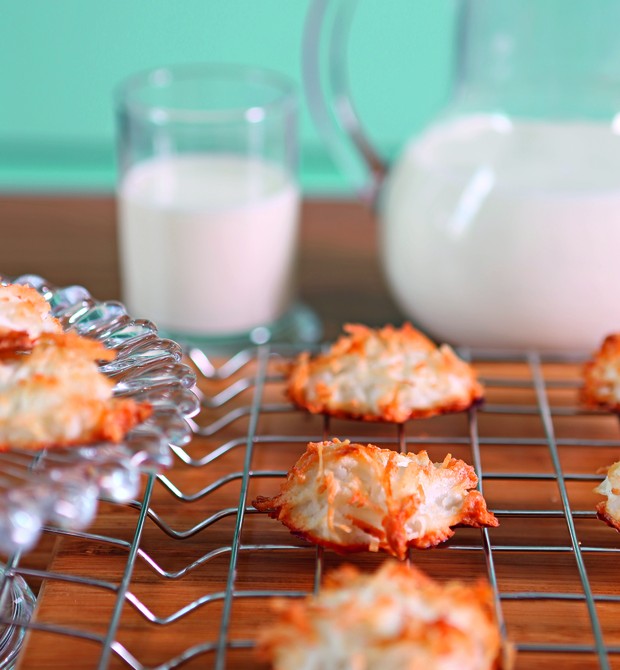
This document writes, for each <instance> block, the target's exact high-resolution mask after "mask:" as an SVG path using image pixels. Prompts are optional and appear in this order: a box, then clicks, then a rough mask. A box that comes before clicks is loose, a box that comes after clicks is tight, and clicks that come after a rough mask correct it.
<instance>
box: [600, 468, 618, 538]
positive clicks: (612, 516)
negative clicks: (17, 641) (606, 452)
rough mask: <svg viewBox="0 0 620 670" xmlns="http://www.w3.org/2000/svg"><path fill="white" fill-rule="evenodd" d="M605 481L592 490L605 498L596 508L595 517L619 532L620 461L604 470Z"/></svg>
mask: <svg viewBox="0 0 620 670" xmlns="http://www.w3.org/2000/svg"><path fill="white" fill-rule="evenodd" d="M604 472H605V474H606V475H607V476H606V477H605V479H604V480H603V481H602V482H601V483H600V484H599V485H598V486H597V487H596V488H595V489H594V492H595V493H600V494H601V495H603V496H606V500H603V501H601V502H600V503H598V505H597V506H596V515H597V516H598V518H599V519H601V521H604V522H605V523H606V524H607V525H608V526H611V527H612V528H615V529H616V530H617V531H620V461H617V462H616V463H613V464H612V465H610V466H609V468H605V469H604Z"/></svg>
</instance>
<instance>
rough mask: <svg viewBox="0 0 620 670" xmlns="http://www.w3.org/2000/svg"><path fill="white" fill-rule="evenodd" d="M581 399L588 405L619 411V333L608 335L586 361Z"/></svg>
mask: <svg viewBox="0 0 620 670" xmlns="http://www.w3.org/2000/svg"><path fill="white" fill-rule="evenodd" d="M583 382H584V383H583V387H582V389H581V399H582V401H583V402H584V403H585V404H586V405H588V406H590V407H601V408H603V409H608V410H610V411H614V412H618V411H620V333H613V334H611V335H608V336H607V337H606V338H605V339H604V340H603V344H602V345H601V347H600V349H599V350H598V351H597V352H595V354H594V356H593V357H592V359H591V360H590V361H588V362H587V363H586V365H585V366H584V371H583Z"/></svg>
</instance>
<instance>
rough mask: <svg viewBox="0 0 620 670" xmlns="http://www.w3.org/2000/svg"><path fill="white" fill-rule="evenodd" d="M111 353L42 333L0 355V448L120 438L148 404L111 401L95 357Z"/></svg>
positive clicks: (69, 335) (72, 335)
mask: <svg viewBox="0 0 620 670" xmlns="http://www.w3.org/2000/svg"><path fill="white" fill-rule="evenodd" d="M114 357H115V352H114V351H111V350H109V349H106V348H105V347H104V346H103V345H102V344H101V343H99V342H96V341H94V340H91V339H89V338H86V337H81V336H79V335H77V334H75V333H58V334H55V333H44V334H42V335H41V336H40V337H39V339H38V340H37V341H36V342H35V343H34V345H33V347H32V349H31V350H30V351H29V352H14V353H13V354H11V355H8V354H5V355H4V356H3V357H2V358H1V359H0V450H7V449H10V448H21V449H43V448H46V447H54V446H68V445H82V444H91V443H94V442H98V441H112V442H118V441H120V440H121V439H122V438H123V436H124V435H125V433H126V432H127V431H128V430H130V429H131V428H132V427H133V426H135V425H136V424H137V423H139V422H140V421H142V420H144V419H145V418H146V417H147V416H148V415H149V414H150V411H151V409H150V406H148V405H146V404H140V403H136V402H135V401H134V400H131V399H115V398H113V397H112V394H113V386H114V384H113V382H112V381H111V380H110V379H109V378H108V377H106V375H104V374H103V373H102V372H100V370H99V366H98V364H97V361H99V360H112V359H113V358H114Z"/></svg>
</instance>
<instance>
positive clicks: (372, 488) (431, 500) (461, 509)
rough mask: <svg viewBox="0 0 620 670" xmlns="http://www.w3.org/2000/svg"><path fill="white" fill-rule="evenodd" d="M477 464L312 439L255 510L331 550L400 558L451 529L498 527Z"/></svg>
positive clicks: (443, 537)
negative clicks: (276, 488)
mask: <svg viewBox="0 0 620 670" xmlns="http://www.w3.org/2000/svg"><path fill="white" fill-rule="evenodd" d="M477 482H478V479H477V477H476V474H475V472H474V469H473V468H472V467H471V466H470V465H467V464H466V463H464V462H463V461H461V460H457V459H456V458H452V457H451V456H450V455H448V456H446V458H445V459H444V461H443V462H442V463H433V462H432V461H431V460H430V459H429V457H428V454H427V453H426V452H425V451H421V452H420V453H418V454H412V453H409V454H400V453H398V452H396V451H394V450H392V449H380V448H379V447H376V446H374V445H372V444H368V445H363V444H353V443H351V442H349V441H348V440H345V441H343V442H341V441H340V440H338V439H334V440H333V441H326V442H311V443H310V444H309V445H308V448H307V450H306V452H305V453H304V454H303V455H302V456H301V458H300V459H299V460H298V461H297V463H296V464H295V465H294V466H293V468H292V469H291V470H290V471H289V473H288V476H287V478H286V481H285V482H284V484H283V485H282V488H281V491H280V494H279V495H277V496H275V497H273V498H266V497H263V496H259V497H258V498H256V500H254V501H253V503H252V504H253V505H254V507H256V508H257V509H258V510H260V511H262V512H267V513H268V514H269V516H271V517H272V518H274V519H278V520H279V521H281V522H282V523H283V524H284V525H285V526H287V527H288V528H289V529H290V530H291V531H292V532H293V533H294V534H296V535H299V536H301V537H303V538H305V539H307V540H309V541H310V542H313V543H315V544H318V545H322V546H324V547H328V548H331V549H334V550H335V551H338V552H341V553H346V552H353V551H365V550H369V551H378V550H382V551H386V552H388V553H390V554H392V555H393V556H396V557H397V558H401V559H402V558H404V557H405V555H406V553H407V548H408V547H416V548H418V549H426V548H428V547H432V546H435V545H437V544H439V543H440V542H443V541H445V540H447V539H448V538H450V537H452V535H453V534H454V531H453V530H452V526H456V525H459V524H462V525H466V526H474V527H477V528H478V527H482V526H497V525H498V521H497V519H496V517H495V516H494V515H493V514H492V513H491V512H489V510H488V509H487V506H486V502H485V500H484V498H483V497H482V494H481V493H480V492H479V491H475V490H472V489H473V488H474V487H475V486H476V484H477Z"/></svg>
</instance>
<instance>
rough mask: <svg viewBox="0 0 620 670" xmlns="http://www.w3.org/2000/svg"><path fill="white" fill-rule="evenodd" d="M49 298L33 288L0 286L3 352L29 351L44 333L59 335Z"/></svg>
mask: <svg viewBox="0 0 620 670" xmlns="http://www.w3.org/2000/svg"><path fill="white" fill-rule="evenodd" d="M61 331H62V327H61V325H60V322H59V321H58V319H55V318H54V317H53V316H52V314H51V310H50V306H49V304H48V302H47V301H46V300H45V298H44V297H43V296H42V295H41V294H40V293H39V292H38V291H37V290H36V289H34V288H32V287H31V286H23V285H21V284H0V351H6V350H11V349H29V348H30V347H32V345H33V343H34V342H35V341H36V340H37V339H38V338H39V337H40V336H41V335H42V334H43V333H59V332H61Z"/></svg>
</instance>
